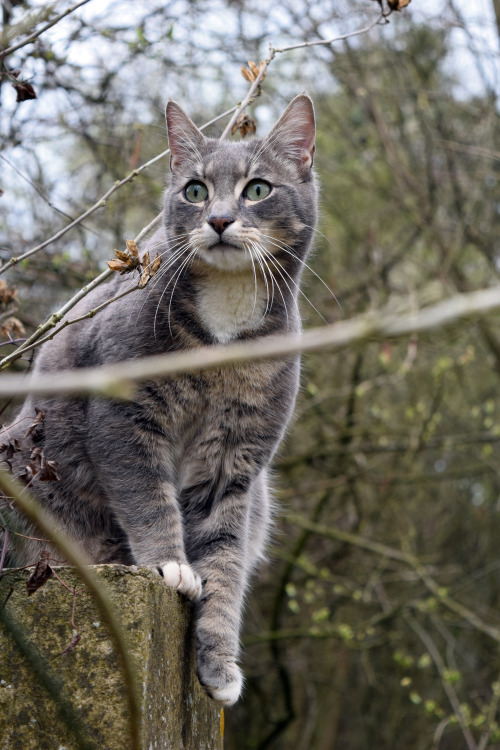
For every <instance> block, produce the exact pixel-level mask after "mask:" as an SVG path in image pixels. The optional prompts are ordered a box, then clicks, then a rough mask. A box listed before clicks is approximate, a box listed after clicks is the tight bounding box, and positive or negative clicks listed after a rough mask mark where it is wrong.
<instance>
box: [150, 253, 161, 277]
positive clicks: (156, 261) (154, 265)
mask: <svg viewBox="0 0 500 750" xmlns="http://www.w3.org/2000/svg"><path fill="white" fill-rule="evenodd" d="M160 264H161V255H158V253H156V255H155V259H154V261H153V262H152V263H151V276H154V275H155V273H156V272H157V271H158V269H159V267H160Z"/></svg>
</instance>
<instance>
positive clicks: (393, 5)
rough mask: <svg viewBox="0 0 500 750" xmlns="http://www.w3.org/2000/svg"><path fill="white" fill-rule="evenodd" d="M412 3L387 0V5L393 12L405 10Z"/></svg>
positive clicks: (403, 0)
mask: <svg viewBox="0 0 500 750" xmlns="http://www.w3.org/2000/svg"><path fill="white" fill-rule="evenodd" d="M410 2H411V0H387V5H388V6H389V8H390V9H391V10H403V8H406V6H407V5H409V4H410Z"/></svg>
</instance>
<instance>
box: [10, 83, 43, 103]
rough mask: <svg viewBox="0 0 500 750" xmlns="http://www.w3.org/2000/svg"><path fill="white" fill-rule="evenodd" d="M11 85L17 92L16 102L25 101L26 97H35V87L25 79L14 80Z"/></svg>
mask: <svg viewBox="0 0 500 750" xmlns="http://www.w3.org/2000/svg"><path fill="white" fill-rule="evenodd" d="M12 86H13V88H15V90H16V92H17V99H16V102H25V101H26V100H27V99H36V98H37V97H36V92H35V89H34V88H33V86H32V85H31V83H28V82H27V81H16V82H15V83H13V84H12Z"/></svg>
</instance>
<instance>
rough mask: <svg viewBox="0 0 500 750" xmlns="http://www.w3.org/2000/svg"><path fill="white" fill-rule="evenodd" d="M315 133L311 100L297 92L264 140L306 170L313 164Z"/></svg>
mask: <svg viewBox="0 0 500 750" xmlns="http://www.w3.org/2000/svg"><path fill="white" fill-rule="evenodd" d="M315 135H316V124H315V120H314V107H313V103H312V100H311V99H310V97H308V96H307V94H299V96H296V97H295V99H292V101H291V102H290V104H289V105H288V107H287V108H286V109H285V111H284V112H283V114H282V115H281V117H280V119H279V120H278V122H277V123H276V125H275V126H274V128H273V129H272V130H271V132H270V133H269V135H268V136H267V139H266V141H267V143H268V144H269V146H270V148H272V149H273V150H276V151H278V152H280V153H281V154H283V155H284V156H286V157H287V158H288V159H290V160H291V161H293V162H295V163H296V164H297V166H298V167H299V168H300V169H306V170H307V169H311V167H312V165H313V160H314V140H315Z"/></svg>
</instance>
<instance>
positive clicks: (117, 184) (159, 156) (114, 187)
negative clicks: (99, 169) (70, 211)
mask: <svg viewBox="0 0 500 750" xmlns="http://www.w3.org/2000/svg"><path fill="white" fill-rule="evenodd" d="M234 110H235V107H232V108H231V109H228V110H226V112H223V113H222V114H221V115H218V116H217V117H214V118H213V119H212V120H209V121H208V122H206V123H205V124H204V125H202V126H201V128H200V130H204V129H205V128H208V127H209V126H210V125H213V124H214V123H215V122H218V120H222V119H223V118H224V117H227V115H229V114H231V113H232V112H234ZM169 153H170V149H169V148H167V149H166V150H165V151H162V152H161V153H160V154H157V156H154V157H153V158H152V159H150V160H149V161H147V162H145V163H144V164H141V166H140V167H137V169H133V170H132V171H131V172H130V173H129V174H128V175H127V176H126V177H124V178H123V179H121V180H117V181H116V182H115V183H114V184H113V185H112V186H111V187H110V188H109V190H107V191H106V192H105V193H104V195H102V196H101V197H100V198H99V199H98V200H97V201H96V202H95V203H94V205H93V206H91V207H90V208H88V209H87V210H86V211H84V213H83V214H81V215H80V216H78V217H77V218H76V219H75V220H74V221H72V222H71V223H70V224H68V225H67V226H65V227H63V228H62V229H60V230H59V231H58V232H56V233H55V234H53V235H52V237H49V239H48V240H45V241H44V242H42V243H40V244H39V245H37V246H36V247H33V248H31V250H28V251H27V252H25V253H23V254H22V255H18V256H17V257H14V258H11V259H10V260H9V261H8V262H7V263H4V265H3V266H1V267H0V273H4V272H5V271H7V270H8V269H9V268H12V266H15V265H16V264H17V263H19V262H20V261H22V260H25V258H29V257H30V256H31V255H34V254H35V253H38V252H39V251H40V250H43V249H44V248H46V247H48V246H49V245H51V244H52V243H53V242H56V240H59V239H60V238H61V237H63V236H64V235H65V234H66V233H67V232H69V231H70V229H74V227H76V226H78V225H79V224H81V223H82V221H84V220H85V219H86V218H87V217H89V216H91V215H92V214H94V213H95V212H96V211H98V210H99V209H100V208H104V206H105V205H106V201H107V200H108V198H109V197H110V196H111V195H113V193H115V192H116V191H117V190H119V189H120V188H121V187H123V186H124V185H126V184H127V183H128V182H132V180H135V178H136V177H137V176H138V175H140V174H141V173H142V172H144V171H145V170H146V169H148V168H149V167H151V166H152V165H153V164H156V162H157V161H160V159H163V157H164V156H167V154H169ZM157 218H158V217H157ZM150 226H151V225H150V224H148V227H146V229H147V230H149V228H150Z"/></svg>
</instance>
